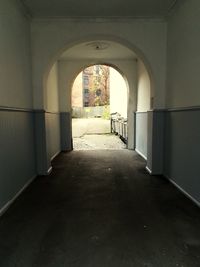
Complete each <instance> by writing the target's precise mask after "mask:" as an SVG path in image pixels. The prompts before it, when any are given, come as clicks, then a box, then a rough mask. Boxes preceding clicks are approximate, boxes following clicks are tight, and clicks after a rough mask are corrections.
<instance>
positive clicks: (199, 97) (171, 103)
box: [164, 0, 200, 202]
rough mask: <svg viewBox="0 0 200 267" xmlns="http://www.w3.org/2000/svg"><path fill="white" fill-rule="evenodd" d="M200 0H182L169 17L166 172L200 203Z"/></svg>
mask: <svg viewBox="0 0 200 267" xmlns="http://www.w3.org/2000/svg"><path fill="white" fill-rule="evenodd" d="M199 14H200V2H199V1H198V0H191V1H182V2H181V3H180V4H179V5H177V7H176V10H175V11H174V13H173V14H172V15H171V16H170V17H169V20H168V50H167V62H168V63H167V91H166V106H167V108H168V110H167V111H166V117H165V118H166V125H165V126H166V127H165V157H164V159H165V160H164V174H165V175H166V176H167V177H168V178H169V179H171V180H172V181H173V182H174V183H176V185H177V186H178V187H180V188H181V189H182V190H184V191H185V192H186V193H187V194H189V195H190V196H191V197H192V198H194V199H195V200H197V201H198V202H200V175H199V159H200V126H199V125H200V124H199V121H200V90H199V84H200V75H199V69H200V53H199V47H200V35H199V30H200V28H199V25H200V16H199Z"/></svg>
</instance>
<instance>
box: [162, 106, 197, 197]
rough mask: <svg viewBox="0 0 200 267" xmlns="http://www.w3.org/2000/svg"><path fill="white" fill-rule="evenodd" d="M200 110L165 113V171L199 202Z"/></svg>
mask: <svg viewBox="0 0 200 267" xmlns="http://www.w3.org/2000/svg"><path fill="white" fill-rule="evenodd" d="M199 118H200V109H198V110H176V111H169V112H167V113H166V118H165V121H166V124H165V128H166V131H165V133H166V135H165V166H164V168H165V169H164V173H165V175H166V176H167V177H168V178H169V179H172V180H173V181H174V182H175V183H176V184H177V185H178V186H180V187H181V188H182V189H183V190H184V191H186V192H187V193H188V194H189V195H191V196H192V197H193V198H194V199H195V200H197V201H199V202H200V174H199V162H200V142H199V140H200V123H199Z"/></svg>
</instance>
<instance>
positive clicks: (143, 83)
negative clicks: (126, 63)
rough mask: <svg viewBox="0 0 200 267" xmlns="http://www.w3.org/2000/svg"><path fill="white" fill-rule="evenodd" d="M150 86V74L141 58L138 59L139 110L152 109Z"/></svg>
mask: <svg viewBox="0 0 200 267" xmlns="http://www.w3.org/2000/svg"><path fill="white" fill-rule="evenodd" d="M150 86H151V85H150V78H149V74H148V72H147V70H146V68H145V66H144V64H143V63H142V62H141V60H138V86H137V111H140V112H145V111H147V110H149V109H150V98H151V88H150Z"/></svg>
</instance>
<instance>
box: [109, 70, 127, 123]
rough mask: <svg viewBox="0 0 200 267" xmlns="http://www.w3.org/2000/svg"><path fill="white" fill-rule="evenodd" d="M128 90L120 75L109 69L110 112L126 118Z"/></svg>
mask: <svg viewBox="0 0 200 267" xmlns="http://www.w3.org/2000/svg"><path fill="white" fill-rule="evenodd" d="M127 104H128V88H127V85H126V82H125V80H124V78H123V77H122V75H121V74H120V73H119V72H118V71H116V70H115V69H114V68H110V112H111V113H114V112H118V113H120V114H121V116H122V117H124V118H127V111H128V110H127Z"/></svg>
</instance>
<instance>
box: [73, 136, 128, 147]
mask: <svg viewBox="0 0 200 267" xmlns="http://www.w3.org/2000/svg"><path fill="white" fill-rule="evenodd" d="M73 148H74V150H99V149H107V150H118V149H125V148H126V145H125V144H124V143H123V142H122V141H121V139H120V138H119V136H116V135H114V134H96V135H84V136H82V137H74V138H73Z"/></svg>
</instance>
